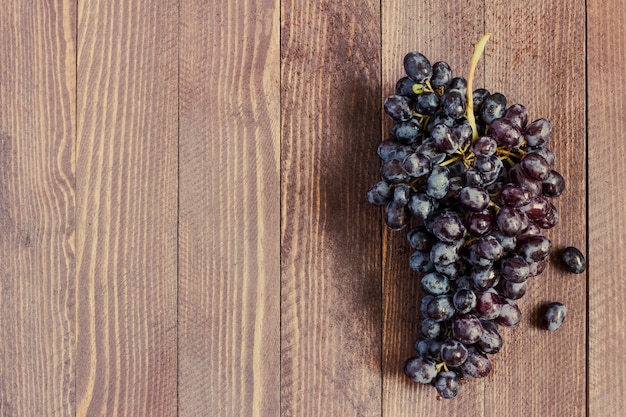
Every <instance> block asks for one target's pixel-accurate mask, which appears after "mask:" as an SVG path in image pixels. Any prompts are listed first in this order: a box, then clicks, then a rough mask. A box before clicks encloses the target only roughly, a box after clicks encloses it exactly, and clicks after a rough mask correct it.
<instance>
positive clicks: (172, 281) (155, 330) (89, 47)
mask: <svg viewBox="0 0 626 417" xmlns="http://www.w3.org/2000/svg"><path fill="white" fill-rule="evenodd" d="M78 6H79V7H78V38H77V39H78V42H77V44H78V48H77V49H78V50H77V57H78V61H77V63H78V70H77V75H78V77H77V102H78V108H79V109H80V111H79V113H78V121H77V166H76V216H77V220H76V221H77V224H78V225H79V226H78V227H77V242H76V245H77V269H78V273H77V276H76V290H77V306H76V311H77V335H76V338H77V340H76V345H77V347H76V390H77V392H76V395H77V398H76V415H78V416H131V415H132V416H170V415H176V412H177V402H176V400H177V392H176V387H177V372H176V369H177V361H176V359H177V358H176V356H177V349H176V343H177V339H176V330H177V328H176V318H177V317H176V307H177V306H176V303H177V301H176V296H177V212H178V211H177V147H178V140H177V128H178V125H177V112H178V109H177V101H178V99H177V94H178V64H177V57H178V27H177V23H178V3H177V2H176V1H172V0H166V1H161V2H158V3H150V4H148V3H146V2H141V1H92V2H81V3H79V5H78Z"/></svg>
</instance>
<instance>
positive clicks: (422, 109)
mask: <svg viewBox="0 0 626 417" xmlns="http://www.w3.org/2000/svg"><path fill="white" fill-rule="evenodd" d="M439 103H440V100H439V94H437V93H422V94H420V95H418V96H417V100H415V111H416V112H418V113H419V114H427V115H433V114H435V112H436V111H437V109H438V108H439Z"/></svg>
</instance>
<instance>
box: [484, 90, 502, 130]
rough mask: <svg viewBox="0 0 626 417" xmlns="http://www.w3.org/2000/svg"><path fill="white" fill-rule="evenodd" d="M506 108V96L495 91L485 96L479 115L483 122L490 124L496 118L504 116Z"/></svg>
mask: <svg viewBox="0 0 626 417" xmlns="http://www.w3.org/2000/svg"><path fill="white" fill-rule="evenodd" d="M505 110H506V97H505V96H504V95H502V94H500V93H494V94H491V95H490V96H488V97H487V98H485V100H484V101H483V105H482V106H481V107H480V111H479V112H478V115H479V116H480V118H481V119H482V120H483V122H485V123H487V124H490V123H491V122H493V121H494V120H495V119H499V118H500V117H502V116H504V112H505Z"/></svg>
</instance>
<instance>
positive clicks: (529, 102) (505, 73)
mask: <svg viewBox="0 0 626 417" xmlns="http://www.w3.org/2000/svg"><path fill="white" fill-rule="evenodd" d="M557 17H558V25H555V23H554V22H555V18H557ZM584 19H585V4H584V2H582V1H577V2H569V3H568V4H564V3H559V2H552V3H550V2H543V1H529V2H524V3H523V4H522V3H510V2H505V1H500V0H496V1H494V2H489V3H487V4H486V10H485V22H486V32H489V33H492V34H493V36H492V38H491V39H490V41H489V44H488V46H487V51H486V56H485V86H486V87H487V88H489V89H490V90H491V91H492V92H493V91H499V92H501V93H503V94H505V95H506V96H507V98H508V102H509V104H514V103H521V104H523V105H525V106H526V108H527V109H528V112H529V122H531V121H533V120H536V119H538V118H540V117H545V118H547V119H549V120H551V121H552V122H553V124H554V133H553V136H552V139H551V142H550V146H549V147H550V149H552V150H553V151H554V153H555V155H556V159H555V169H556V170H557V171H559V172H560V173H561V174H562V175H563V177H564V178H565V181H566V186H567V189H566V191H565V193H564V194H563V195H561V196H560V197H558V198H554V199H552V201H553V203H554V204H555V206H556V207H557V208H558V209H559V223H558V224H557V225H556V226H555V227H554V228H553V229H550V230H548V231H546V233H545V235H546V236H548V237H549V238H550V240H551V241H552V247H553V254H552V256H551V257H550V259H549V260H550V262H549V264H548V266H547V268H546V270H545V271H544V273H543V274H541V275H540V276H538V277H535V278H530V279H529V281H528V289H527V293H526V294H527V295H526V296H525V297H524V298H522V299H521V300H520V302H519V306H520V309H521V310H522V313H523V315H524V317H523V320H522V322H521V323H520V325H519V326H518V327H517V328H515V329H505V330H504V331H503V338H504V346H503V349H502V350H501V351H500V353H499V354H498V355H497V356H498V359H497V361H498V363H497V365H498V366H497V369H498V372H497V374H496V375H495V376H494V378H493V379H492V381H491V383H490V384H488V385H487V387H486V390H485V397H486V398H485V415H487V416H491V415H507V416H528V415H531V416H558V415H563V416H581V415H585V413H586V410H585V397H586V371H585V370H586V345H585V344H586V314H585V312H586V309H587V306H586V285H587V282H586V274H582V275H575V274H572V273H569V272H567V271H565V269H564V268H563V266H562V264H561V262H560V259H559V255H560V251H561V250H562V249H564V248H565V247H567V246H575V247H578V248H581V250H583V251H584V249H585V246H586V227H585V223H586V201H585V196H586V169H585V163H586V151H585V149H586V137H585V134H584V132H585V130H586V122H585V98H586V97H585V89H584V80H585V76H586V74H585V66H584V65H582V62H583V61H584V56H585V32H584V27H585V21H584ZM552 301H560V302H562V303H564V304H565V305H566V307H567V312H568V315H567V320H566V322H565V324H564V325H563V327H562V328H561V329H559V330H558V331H557V332H555V333H549V332H547V331H544V330H542V329H541V328H540V327H538V325H537V324H538V319H539V317H540V311H541V308H542V306H543V305H544V304H546V303H549V302H552Z"/></svg>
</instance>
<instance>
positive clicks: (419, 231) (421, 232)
mask: <svg viewBox="0 0 626 417" xmlns="http://www.w3.org/2000/svg"><path fill="white" fill-rule="evenodd" d="M406 237H407V240H408V241H409V244H410V245H411V247H412V248H413V249H415V250H419V251H426V252H430V249H431V248H432V247H433V245H434V244H435V243H436V242H437V239H436V238H435V237H434V236H433V235H431V234H430V233H429V232H428V231H427V230H426V228H425V227H423V226H419V227H415V228H413V229H411V230H409V231H408V232H407V234H406Z"/></svg>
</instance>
